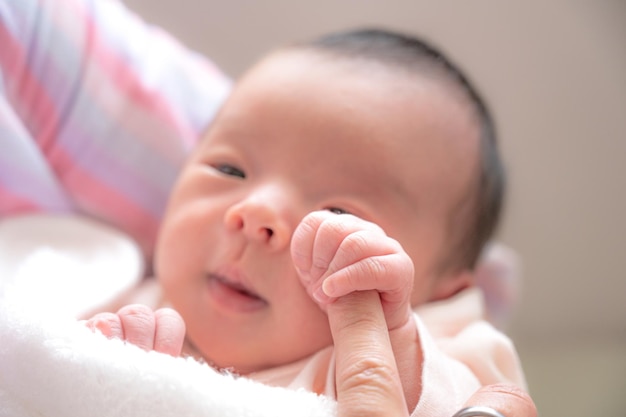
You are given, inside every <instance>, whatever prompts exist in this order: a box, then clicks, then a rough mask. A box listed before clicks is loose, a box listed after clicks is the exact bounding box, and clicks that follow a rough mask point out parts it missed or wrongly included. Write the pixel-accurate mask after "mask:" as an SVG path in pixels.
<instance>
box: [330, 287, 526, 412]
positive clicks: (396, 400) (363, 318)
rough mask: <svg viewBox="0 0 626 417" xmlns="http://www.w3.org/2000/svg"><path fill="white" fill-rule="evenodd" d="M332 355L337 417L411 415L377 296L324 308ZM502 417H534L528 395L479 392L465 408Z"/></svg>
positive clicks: (491, 389) (512, 390) (504, 389)
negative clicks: (486, 409) (490, 411)
mask: <svg viewBox="0 0 626 417" xmlns="http://www.w3.org/2000/svg"><path fill="white" fill-rule="evenodd" d="M327 311H328V317H329V320H330V326H331V331H332V333H333V339H334V344H335V352H336V360H337V364H336V384H337V401H338V415H339V417H364V416H368V417H406V416H408V415H409V410H407V407H406V402H405V399H404V394H403V389H402V385H401V383H400V377H399V373H398V369H397V367H396V362H395V359H394V355H393V351H392V348H391V344H390V341H389V333H388V331H387V327H386V322H385V316H384V313H383V310H382V306H381V303H380V299H379V295H378V293H377V292H375V291H363V292H355V293H352V294H349V295H346V296H344V297H341V298H339V299H337V300H335V302H333V303H332V304H329V305H328V310H327ZM469 406H482V407H490V408H493V409H494V410H497V411H498V412H500V413H502V414H503V415H504V416H506V417H536V416H537V410H536V408H535V405H534V403H533V401H532V399H531V398H530V396H529V395H528V394H527V393H526V392H524V391H523V390H521V389H520V388H517V387H515V386H513V385H505V384H496V385H489V386H486V387H482V388H481V389H479V390H478V391H477V392H476V393H475V394H474V395H473V396H472V397H471V398H470V399H469V400H468V401H467V403H466V404H465V407H469Z"/></svg>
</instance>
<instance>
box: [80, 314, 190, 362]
mask: <svg viewBox="0 0 626 417" xmlns="http://www.w3.org/2000/svg"><path fill="white" fill-rule="evenodd" d="M86 325H87V327H89V328H90V329H92V330H96V329H97V330H99V331H100V332H101V333H102V334H104V335H105V336H107V337H108V338H118V339H122V340H125V341H127V342H129V343H132V344H133V345H136V346H138V347H140V348H142V349H144V350H148V351H150V350H154V351H157V352H161V353H166V354H169V355H172V356H179V355H180V354H181V351H182V347H183V342H184V339H185V322H184V321H183V319H182V317H181V316H180V314H178V313H177V312H176V311H175V310H172V309H171V308H161V309H158V310H156V311H152V309H151V308H150V307H147V306H144V305H140V304H132V305H128V306H125V307H122V308H121V309H119V310H118V312H117V313H115V314H114V313H99V314H96V315H95V316H93V317H92V318H91V319H89V320H86Z"/></svg>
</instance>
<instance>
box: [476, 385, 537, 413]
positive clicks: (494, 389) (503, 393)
mask: <svg viewBox="0 0 626 417" xmlns="http://www.w3.org/2000/svg"><path fill="white" fill-rule="evenodd" d="M465 407H489V408H493V409H494V410H496V411H498V412H499V413H501V414H502V415H504V416H506V417H537V408H536V407H535V403H534V402H533V400H532V398H530V395H528V393H526V391H524V390H523V389H521V388H519V387H516V386H515V385H507V384H494V385H487V386H485V387H482V388H480V389H479V390H478V391H476V393H474V395H472V396H471V397H470V399H469V400H468V401H467V402H466V403H465Z"/></svg>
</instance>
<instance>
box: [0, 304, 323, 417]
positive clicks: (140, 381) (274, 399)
mask: <svg viewBox="0 0 626 417" xmlns="http://www.w3.org/2000/svg"><path fill="white" fill-rule="evenodd" d="M0 302H1V303H2V304H1V306H0V416H3V417H4V416H6V417H9V416H10V417H26V416H29V417H35V416H37V417H40V416H46V417H53V416H54V417H57V416H58V417H74V416H75V417H79V416H80V417H84V416H92V417H96V416H103V417H104V416H134V417H142V416H151V417H155V416H177V417H181V416H220V417H222V416H242V417H243V416H246V417H247V416H250V417H253V416H258V417H265V416H267V417H269V416H272V417H276V416H285V417H297V416H332V415H334V414H335V413H334V410H335V403H334V401H332V400H330V399H328V398H325V397H320V396H317V395H315V394H312V393H309V392H304V391H288V390H287V389H283V388H276V387H269V386H266V385H262V384H260V383H257V382H254V381H251V380H248V379H245V378H236V377H233V376H230V375H224V374H220V373H218V372H216V371H214V370H213V369H212V368H210V367H209V366H207V365H205V364H201V363H198V362H196V361H193V360H191V359H184V358H174V357H171V356H167V355H163V354H159V353H155V352H145V351H143V350H141V349H139V348H136V347H135V346H132V345H128V344H125V343H123V342H122V341H120V340H108V339H106V338H105V337H104V336H102V335H101V334H96V333H93V332H91V331H89V330H88V329H87V328H85V327H84V326H82V325H81V324H80V323H78V322H77V321H76V320H74V319H73V318H71V317H62V316H55V315H45V316H44V315H43V314H40V313H34V311H33V310H29V309H24V306H23V305H22V306H20V307H18V306H15V304H14V303H13V301H11V300H6V299H5V300H0Z"/></svg>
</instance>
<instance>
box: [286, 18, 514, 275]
mask: <svg viewBox="0 0 626 417" xmlns="http://www.w3.org/2000/svg"><path fill="white" fill-rule="evenodd" d="M295 46H296V47H298V48H304V49H312V50H314V51H319V52H322V53H330V54H334V55H337V56H339V57H343V58H355V59H365V60H371V61H375V62H377V63H380V64H382V65H387V66H390V67H392V68H397V69H400V70H402V71H406V72H408V73H412V74H416V75H418V76H424V75H431V76H432V75H434V76H436V77H438V79H439V80H441V82H442V83H444V84H446V85H447V86H451V87H452V88H453V89H455V90H458V91H459V92H460V93H461V94H462V95H463V96H465V98H466V99H467V103H468V104H469V107H470V108H471V110H470V111H473V113H474V116H475V118H476V120H477V123H478V127H479V129H480V161H479V167H478V169H479V172H477V174H476V176H475V181H474V182H473V187H474V188H473V189H470V190H468V193H467V194H468V195H467V197H466V198H465V199H464V201H462V202H461V203H460V204H459V205H458V207H456V208H455V210H454V212H453V213H451V216H452V217H451V220H450V225H449V229H450V230H449V232H448V233H449V245H450V246H449V251H448V254H447V256H446V257H445V259H442V263H441V265H440V272H443V271H458V270H461V269H464V268H474V266H475V265H476V262H477V260H478V258H479V256H480V254H481V252H482V250H483V247H484V246H485V244H486V243H487V242H488V240H489V239H490V238H491V237H492V235H493V234H494V232H495V230H496V227H497V225H498V222H499V219H500V213H501V211H502V205H503V199H504V191H505V183H506V179H505V172H504V166H503V164H502V160H501V157H500V153H499V150H498V144H497V140H496V130H495V126H494V123H493V120H492V117H491V115H490V112H489V109H488V108H487V105H486V103H485V101H484V100H483V98H482V97H481V95H480V94H479V93H478V91H477V89H476V88H475V87H474V86H473V85H472V83H471V82H470V81H469V79H468V78H467V77H466V76H465V75H464V74H463V72H462V71H461V69H460V68H459V67H458V66H457V65H455V64H454V63H453V62H452V61H451V60H450V59H449V58H447V57H446V56H445V55H444V54H443V52H441V51H439V50H437V49H436V48H435V47H434V46H432V45H431V44H429V43H428V42H426V41H424V40H422V39H419V38H417V37H416V36H413V35H408V34H404V33H399V32H394V31H390V30H386V29H378V28H372V29H370V28H366V29H357V30H351V31H347V32H337V33H331V34H328V35H325V36H322V37H320V38H317V39H315V40H313V41H309V42H306V43H301V44H298V45H295Z"/></svg>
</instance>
